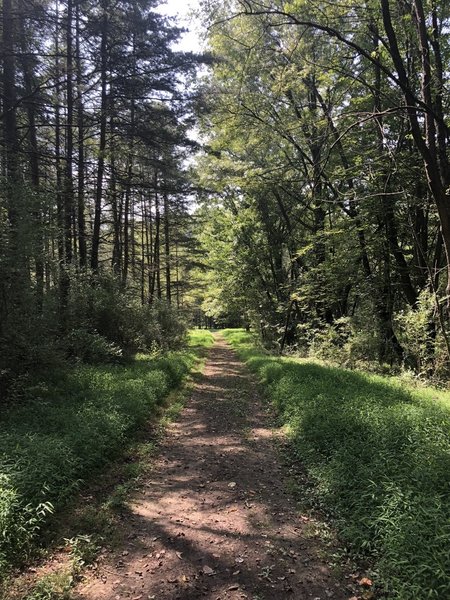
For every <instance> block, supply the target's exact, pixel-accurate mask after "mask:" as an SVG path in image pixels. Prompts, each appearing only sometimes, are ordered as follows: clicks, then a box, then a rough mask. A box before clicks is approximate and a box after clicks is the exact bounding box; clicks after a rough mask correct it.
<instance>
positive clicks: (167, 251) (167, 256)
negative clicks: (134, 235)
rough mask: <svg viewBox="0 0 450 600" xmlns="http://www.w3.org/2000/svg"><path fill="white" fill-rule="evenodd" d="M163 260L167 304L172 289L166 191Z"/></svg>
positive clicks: (169, 300)
mask: <svg viewBox="0 0 450 600" xmlns="http://www.w3.org/2000/svg"><path fill="white" fill-rule="evenodd" d="M163 198H164V258H165V263H166V264H165V267H166V300H167V302H168V303H169V304H171V302H172V288H171V282H170V267H171V264H170V226H169V197H168V194H167V190H164V195H163Z"/></svg>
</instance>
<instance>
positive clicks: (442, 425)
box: [224, 330, 450, 600]
mask: <svg viewBox="0 0 450 600" xmlns="http://www.w3.org/2000/svg"><path fill="white" fill-rule="evenodd" d="M224 335H225V337H226V338H227V340H228V341H229V342H230V343H231V344H232V345H233V346H234V347H235V349H236V350H237V352H238V354H239V355H240V357H241V358H242V359H244V360H245V361H246V362H247V364H248V366H249V368H250V369H251V370H252V371H254V372H255V373H257V374H258V375H259V377H260V379H261V381H262V382H263V383H264V384H266V387H267V390H268V397H269V398H270V400H271V401H272V402H273V403H274V405H275V406H276V408H277V410H278V413H279V418H280V420H281V422H282V423H283V424H285V425H286V426H287V430H288V433H289V435H290V437H291V439H292V453H293V455H294V457H295V458H296V459H297V460H299V461H301V462H302V463H303V464H304V465H305V466H306V468H307V469H308V473H309V475H310V477H311V479H312V481H313V495H314V501H315V502H316V504H317V505H319V506H320V508H321V509H323V510H325V511H327V512H328V514H329V515H330V516H332V517H333V518H334V519H335V522H336V525H337V528H338V531H339V532H340V536H341V538H342V539H343V540H344V541H345V543H346V544H348V546H349V547H350V548H351V549H352V551H353V553H355V554H356V555H359V556H360V557H362V556H369V557H370V558H371V564H372V565H373V574H374V579H375V580H376V581H377V582H378V584H379V586H380V588H381V589H382V590H383V591H384V592H385V593H386V595H387V597H388V598H389V599H390V600H393V599H401V600H422V599H423V600H425V599H434V598H436V599H440V600H442V599H444V598H450V435H449V434H450V393H449V392H443V391H438V390H435V389H433V388H417V387H416V388H414V387H413V386H412V385H411V386H408V385H407V384H405V383H404V382H402V381H401V380H399V379H395V378H387V377H381V376H377V375H372V374H366V373H363V372H358V371H350V370H345V369H339V368H332V367H330V366H327V365H325V364H323V363H319V362H314V361H308V360H298V359H288V358H276V357H273V356H269V355H267V354H265V353H264V351H263V350H261V349H260V348H258V347H257V345H256V344H255V342H254V340H253V338H252V337H251V336H250V335H249V334H247V333H245V332H244V331H241V330H225V332H224Z"/></svg>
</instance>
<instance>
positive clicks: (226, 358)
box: [77, 336, 351, 600]
mask: <svg viewBox="0 0 450 600" xmlns="http://www.w3.org/2000/svg"><path fill="white" fill-rule="evenodd" d="M122 526H123V528H124V529H125V536H124V538H125V539H126V540H127V543H126V545H125V546H124V547H123V548H119V549H116V550H114V551H113V552H112V553H109V554H108V553H104V554H103V555H102V559H101V561H100V562H99V565H98V568H97V569H96V571H95V572H94V573H93V574H92V575H89V576H88V577H87V579H86V581H85V582H84V583H83V585H81V586H80V587H79V588H78V590H77V597H78V598H79V599H83V600H94V599H95V600H100V599H108V600H109V599H111V600H122V599H128V598H129V599H134V600H153V599H154V600H195V599H198V598H207V599H209V600H224V599H226V598H227V599H231V600H237V599H245V598H246V599H249V600H266V599H269V598H270V599H276V600H282V599H284V598H289V599H298V600H300V599H303V598H304V599H309V598H311V599H315V600H318V599H320V600H322V599H323V600H326V599H327V598H334V599H336V600H342V599H344V598H348V597H349V595H351V594H349V592H348V590H347V591H346V589H345V587H344V585H342V583H341V582H340V581H338V580H337V579H336V578H335V577H333V576H332V574H331V573H330V572H329V568H328V566H327V563H326V561H325V560H324V559H323V558H321V557H322V556H323V552H322V550H323V548H321V546H320V542H319V541H318V540H317V539H314V538H313V537H312V536H311V535H308V533H309V532H310V529H311V527H310V524H309V523H308V521H307V519H306V518H303V519H302V518H301V515H299V514H298V513H297V512H296V510H295V506H294V503H293V501H292V499H291V498H290V497H289V494H288V493H287V492H286V490H285V486H284V485H283V472H282V467H281V465H280V464H279V462H278V458H277V452H276V449H275V447H274V443H273V432H272V430H271V427H270V418H269V416H268V415H267V414H266V412H265V411H264V410H263V408H262V406H261V404H260V403H259V401H258V398H257V388H256V385H255V382H254V381H253V380H252V378H251V376H250V375H249V373H248V372H247V371H246V369H245V367H244V366H243V365H242V363H240V362H239V361H238V359H237V358H236V356H235V354H234V353H233V351H232V350H231V349H230V348H229V347H228V346H227V345H226V343H225V341H224V340H223V339H222V338H221V337H219V336H218V337H217V338H216V344H215V345H214V347H213V348H212V349H211V351H210V355H209V360H208V362H207V365H206V367H205V371H204V374H203V376H202V377H201V379H200V380H199V381H198V383H197V385H196V387H195V389H194V392H193V395H192V398H191V400H190V401H189V403H188V404H187V406H186V407H185V408H184V410H183V412H182V414H181V417H180V419H179V421H178V422H177V423H174V424H173V425H171V426H170V428H169V431H168V434H167V436H166V438H165V440H164V442H163V444H162V447H161V452H160V456H159V458H158V459H157V461H156V464H155V465H154V467H153V469H152V471H151V474H150V476H149V477H148V478H147V479H146V481H145V482H143V485H142V488H141V490H140V492H139V493H138V494H136V495H135V496H134V498H133V500H132V502H130V504H129V506H128V508H127V510H126V512H125V513H124V514H123V519H122Z"/></svg>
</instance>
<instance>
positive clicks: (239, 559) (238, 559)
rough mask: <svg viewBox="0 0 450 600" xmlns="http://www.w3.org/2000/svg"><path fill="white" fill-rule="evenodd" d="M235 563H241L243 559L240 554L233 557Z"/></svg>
mask: <svg viewBox="0 0 450 600" xmlns="http://www.w3.org/2000/svg"><path fill="white" fill-rule="evenodd" d="M234 560H235V561H236V562H237V563H243V562H244V559H243V558H242V556H236V558H235V559H234Z"/></svg>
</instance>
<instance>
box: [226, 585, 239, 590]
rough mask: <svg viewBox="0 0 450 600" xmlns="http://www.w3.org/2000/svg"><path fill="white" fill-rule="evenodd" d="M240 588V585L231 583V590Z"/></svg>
mask: <svg viewBox="0 0 450 600" xmlns="http://www.w3.org/2000/svg"><path fill="white" fill-rule="evenodd" d="M238 589H239V585H237V584H234V585H230V587H229V588H228V590H229V591H231V590H238Z"/></svg>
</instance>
